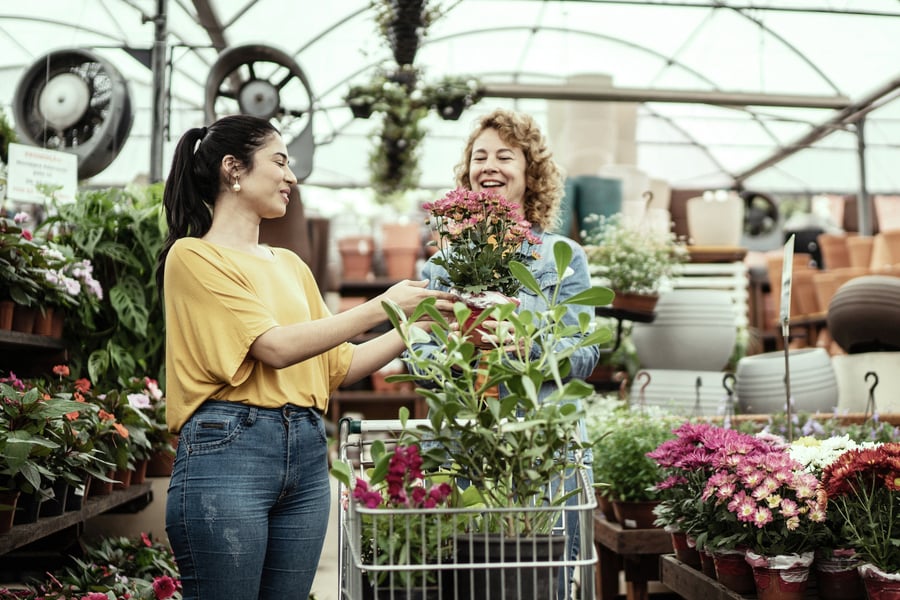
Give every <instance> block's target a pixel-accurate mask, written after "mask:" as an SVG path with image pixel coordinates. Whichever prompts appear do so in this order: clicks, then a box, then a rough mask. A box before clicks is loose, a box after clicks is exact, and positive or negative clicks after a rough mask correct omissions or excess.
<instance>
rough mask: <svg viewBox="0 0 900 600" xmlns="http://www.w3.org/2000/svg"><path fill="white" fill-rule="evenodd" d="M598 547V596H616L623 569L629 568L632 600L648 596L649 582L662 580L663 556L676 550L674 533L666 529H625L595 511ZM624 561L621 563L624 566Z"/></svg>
mask: <svg viewBox="0 0 900 600" xmlns="http://www.w3.org/2000/svg"><path fill="white" fill-rule="evenodd" d="M594 545H595V546H596V547H597V556H598V558H599V564H598V568H597V598H598V599H599V600H613V599H614V598H615V597H616V596H617V595H618V593H619V571H620V570H622V569H624V571H625V585H626V592H627V594H626V597H627V598H628V600H647V598H648V597H649V594H648V592H647V584H648V583H649V582H650V581H659V580H660V577H659V557H660V556H661V555H663V554H671V553H672V551H673V550H672V536H670V535H669V534H668V533H667V532H666V531H665V530H664V529H657V528H654V529H624V528H623V527H622V526H621V525H619V524H618V523H610V522H609V521H607V520H606V518H604V517H603V515H602V514H601V513H600V511H595V514H594ZM620 561H621V566H620Z"/></svg>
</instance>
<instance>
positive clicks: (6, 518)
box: [0, 490, 19, 534]
mask: <svg viewBox="0 0 900 600" xmlns="http://www.w3.org/2000/svg"><path fill="white" fill-rule="evenodd" d="M18 500H19V490H2V491H0V534H3V533H6V532H7V531H9V530H10V529H12V526H13V519H14V518H15V514H16V504H17V502H18Z"/></svg>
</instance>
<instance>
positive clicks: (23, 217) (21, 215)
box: [13, 212, 31, 224]
mask: <svg viewBox="0 0 900 600" xmlns="http://www.w3.org/2000/svg"><path fill="white" fill-rule="evenodd" d="M30 220H31V217H30V216H28V213H27V212H17V213H16V216H14V217H13V222H14V223H17V224H22V223H27V222H28V221H30Z"/></svg>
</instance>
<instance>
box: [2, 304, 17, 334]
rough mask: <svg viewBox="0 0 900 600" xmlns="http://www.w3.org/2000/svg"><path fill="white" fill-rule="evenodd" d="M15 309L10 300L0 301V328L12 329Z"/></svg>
mask: <svg viewBox="0 0 900 600" xmlns="http://www.w3.org/2000/svg"><path fill="white" fill-rule="evenodd" d="M15 309H16V304H15V302H13V301H12V300H3V301H0V330H3V331H9V330H10V329H12V323H13V313H14V312H15Z"/></svg>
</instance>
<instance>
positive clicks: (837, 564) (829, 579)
mask: <svg viewBox="0 0 900 600" xmlns="http://www.w3.org/2000/svg"><path fill="white" fill-rule="evenodd" d="M860 562H861V561H860V560H859V559H858V558H856V557H855V556H852V555H851V556H846V557H838V556H832V557H829V558H825V557H824V556H821V555H820V556H816V560H815V561H813V571H814V573H815V576H816V589H817V590H818V591H819V597H820V598H822V600H862V599H864V598H865V597H866V589H865V586H864V585H863V580H862V577H861V576H860V574H859V565H860Z"/></svg>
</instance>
